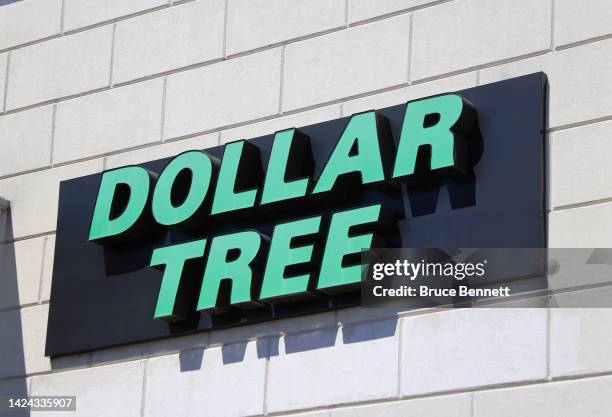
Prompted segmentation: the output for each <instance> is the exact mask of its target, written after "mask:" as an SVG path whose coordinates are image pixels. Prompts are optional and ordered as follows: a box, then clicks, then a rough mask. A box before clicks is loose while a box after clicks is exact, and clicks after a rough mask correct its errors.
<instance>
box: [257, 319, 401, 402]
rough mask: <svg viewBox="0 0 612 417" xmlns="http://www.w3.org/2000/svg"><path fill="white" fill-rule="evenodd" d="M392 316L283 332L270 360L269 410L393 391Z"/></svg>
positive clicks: (395, 356)
mask: <svg viewBox="0 0 612 417" xmlns="http://www.w3.org/2000/svg"><path fill="white" fill-rule="evenodd" d="M396 325H397V321H396V320H387V321H378V322H371V323H363V324H356V325H350V326H344V327H342V329H338V328H335V327H332V328H327V329H320V330H316V331H309V332H304V333H297V334H288V335H286V336H285V337H283V338H281V339H280V343H279V344H280V346H279V354H278V356H272V357H271V358H270V370H269V377H268V403H267V404H268V411H269V412H280V411H289V410H295V409H302V408H309V407H323V406H327V405H332V404H333V405H337V404H343V403H350V402H355V401H370V400H375V399H382V398H390V397H393V396H395V395H397V379H398V378H397V371H398V349H399V343H398V342H399V338H398V329H397V328H396Z"/></svg>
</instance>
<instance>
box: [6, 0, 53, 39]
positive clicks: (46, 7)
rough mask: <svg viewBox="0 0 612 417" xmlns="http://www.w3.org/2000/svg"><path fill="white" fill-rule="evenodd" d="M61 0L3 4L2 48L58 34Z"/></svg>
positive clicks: (22, 0)
mask: <svg viewBox="0 0 612 417" xmlns="http://www.w3.org/2000/svg"><path fill="white" fill-rule="evenodd" d="M61 20H62V0H21V1H17V2H12V3H9V4H4V5H2V7H0V50H2V49H7V48H11V47H13V46H17V45H23V44H25V43H29V42H32V41H35V40H38V39H43V38H46V37H49V36H53V35H57V34H59V33H60V30H61V27H60V25H61Z"/></svg>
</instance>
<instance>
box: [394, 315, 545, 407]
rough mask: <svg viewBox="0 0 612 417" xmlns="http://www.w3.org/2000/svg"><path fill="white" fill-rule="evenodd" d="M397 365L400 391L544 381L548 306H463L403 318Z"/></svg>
mask: <svg viewBox="0 0 612 417" xmlns="http://www.w3.org/2000/svg"><path fill="white" fill-rule="evenodd" d="M526 352H529V354H526ZM401 366H402V372H401V394H402V395H420V394H427V393H434V392H443V391H452V390H458V389H468V388H474V387H480V386H486V385H495V384H502V383H510V382H518V381H533V380H539V379H544V378H546V310H545V309H528V308H527V309H519V308H512V309H474V310H473V309H465V310H449V311H446V312H441V313H436V314H424V315H420V316H413V317H406V318H404V319H402V363H401Z"/></svg>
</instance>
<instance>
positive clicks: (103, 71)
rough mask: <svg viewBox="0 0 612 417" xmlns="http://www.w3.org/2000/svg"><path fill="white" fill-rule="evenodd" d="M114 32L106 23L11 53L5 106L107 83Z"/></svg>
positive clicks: (49, 98) (44, 98) (56, 96)
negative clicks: (103, 25) (99, 26)
mask: <svg viewBox="0 0 612 417" xmlns="http://www.w3.org/2000/svg"><path fill="white" fill-rule="evenodd" d="M112 32H113V29H112V27H110V26H105V27H101V28H98V29H93V30H88V31H85V32H80V33H76V34H74V35H70V36H65V37H62V38H58V39H54V40H50V41H47V42H42V43H38V44H35V45H32V46H28V47H26V48H21V49H17V50H15V51H13V52H11V60H10V73H9V82H8V90H7V101H6V109H7V110H12V109H16V108H20V107H25V106H29V105H32V104H36V103H41V102H45V101H49V100H53V99H58V98H62V97H67V96H71V95H74V94H79V93H84V92H87V91H91V90H95V89H97V88H101V87H105V86H107V85H108V84H109V78H110V62H111V41H112V35H113V33H112Z"/></svg>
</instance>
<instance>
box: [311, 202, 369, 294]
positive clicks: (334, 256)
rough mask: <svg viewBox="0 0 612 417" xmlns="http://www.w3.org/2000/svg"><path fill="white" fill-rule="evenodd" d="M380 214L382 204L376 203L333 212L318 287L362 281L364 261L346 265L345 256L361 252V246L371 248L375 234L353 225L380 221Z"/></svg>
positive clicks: (326, 288)
mask: <svg viewBox="0 0 612 417" xmlns="http://www.w3.org/2000/svg"><path fill="white" fill-rule="evenodd" d="M380 214H381V205H380V204H374V205H371V206H367V207H360V208H356V209H353V210H347V211H341V212H338V213H335V214H334V215H333V216H332V219H331V223H330V226H329V234H328V237H327V243H326V245H325V251H324V253H323V260H322V261H321V272H320V275H319V282H318V284H317V289H320V290H323V291H329V292H333V291H335V290H336V287H340V286H345V285H348V284H354V283H357V282H360V281H361V273H362V264H360V263H359V264H353V265H350V266H343V260H344V257H345V256H347V255H358V254H359V253H360V252H361V251H362V250H364V249H369V248H370V247H371V245H372V242H373V240H374V234H373V233H364V234H357V235H354V233H352V232H351V229H352V228H354V227H356V226H360V225H365V224H367V223H374V222H377V221H378V219H379V217H380Z"/></svg>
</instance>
